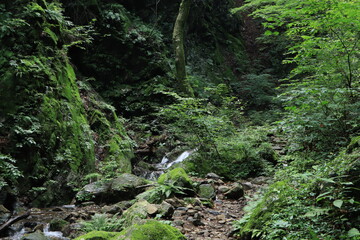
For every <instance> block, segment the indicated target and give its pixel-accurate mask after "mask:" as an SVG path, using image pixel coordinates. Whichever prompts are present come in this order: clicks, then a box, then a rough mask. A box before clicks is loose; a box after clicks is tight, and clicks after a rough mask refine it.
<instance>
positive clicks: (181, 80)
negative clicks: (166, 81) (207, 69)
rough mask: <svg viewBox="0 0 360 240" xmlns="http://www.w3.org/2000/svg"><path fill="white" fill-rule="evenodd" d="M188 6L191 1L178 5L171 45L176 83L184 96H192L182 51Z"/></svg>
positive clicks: (186, 0)
mask: <svg viewBox="0 0 360 240" xmlns="http://www.w3.org/2000/svg"><path fill="white" fill-rule="evenodd" d="M190 6H191V0H182V1H181V3H180V8H179V13H178V16H177V18H176V21H175V25H174V31H173V44H174V50H175V67H176V80H177V82H178V86H179V89H180V91H181V92H183V93H184V94H186V95H188V96H193V95H194V93H193V90H192V88H191V85H190V83H189V81H188V79H187V77H186V69H185V65H186V64H185V51H184V35H185V24H186V20H187V19H188V16H189V12H190Z"/></svg>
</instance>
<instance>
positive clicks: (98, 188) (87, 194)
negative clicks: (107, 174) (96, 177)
mask: <svg viewBox="0 0 360 240" xmlns="http://www.w3.org/2000/svg"><path fill="white" fill-rule="evenodd" d="M110 185H111V182H108V181H107V182H103V181H98V182H93V183H90V184H87V185H85V186H84V187H83V189H82V190H81V191H80V192H78V193H77V194H76V199H77V200H78V201H80V202H81V201H87V200H89V199H92V200H93V201H94V202H95V203H101V202H102V200H103V199H105V200H106V199H108V198H109V197H110V196H109V192H110V191H109V190H110Z"/></svg>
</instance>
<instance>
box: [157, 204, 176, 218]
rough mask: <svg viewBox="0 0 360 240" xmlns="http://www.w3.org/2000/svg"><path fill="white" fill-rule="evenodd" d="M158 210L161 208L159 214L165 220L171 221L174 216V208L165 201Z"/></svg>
mask: <svg viewBox="0 0 360 240" xmlns="http://www.w3.org/2000/svg"><path fill="white" fill-rule="evenodd" d="M158 208H159V214H160V215H161V217H163V218H167V219H169V218H171V217H172V215H173V214H174V207H173V206H172V205H171V204H169V203H167V202H165V201H164V202H162V203H161V204H160V205H158Z"/></svg>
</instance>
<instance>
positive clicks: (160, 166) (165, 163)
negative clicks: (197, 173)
mask: <svg viewBox="0 0 360 240" xmlns="http://www.w3.org/2000/svg"><path fill="white" fill-rule="evenodd" d="M195 151H196V149H193V150H187V151H185V152H183V153H181V154H180V156H178V157H177V158H176V159H175V160H174V161H171V160H170V159H169V158H167V157H166V156H164V157H163V158H162V159H161V162H160V163H157V164H156V165H155V168H156V169H157V171H152V172H149V173H147V174H146V175H145V178H147V179H149V180H156V179H157V178H158V177H159V176H160V175H161V174H163V173H164V171H165V170H166V169H169V168H170V167H172V166H173V165H174V164H177V163H181V162H183V161H184V160H185V159H186V158H188V157H189V156H190V155H191V154H192V153H193V152H195Z"/></svg>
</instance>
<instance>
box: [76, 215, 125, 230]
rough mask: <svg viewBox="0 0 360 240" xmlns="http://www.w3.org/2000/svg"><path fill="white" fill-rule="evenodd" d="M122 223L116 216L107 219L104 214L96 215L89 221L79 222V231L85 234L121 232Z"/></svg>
mask: <svg viewBox="0 0 360 240" xmlns="http://www.w3.org/2000/svg"><path fill="white" fill-rule="evenodd" d="M123 222H124V220H123V219H121V218H118V216H117V215H116V214H115V215H114V216H112V217H108V216H107V215H106V214H98V213H96V214H95V215H94V216H92V217H91V220H89V221H84V222H81V230H82V231H84V232H87V233H88V232H91V231H107V232H112V231H113V232H115V231H121V230H122V226H123Z"/></svg>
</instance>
